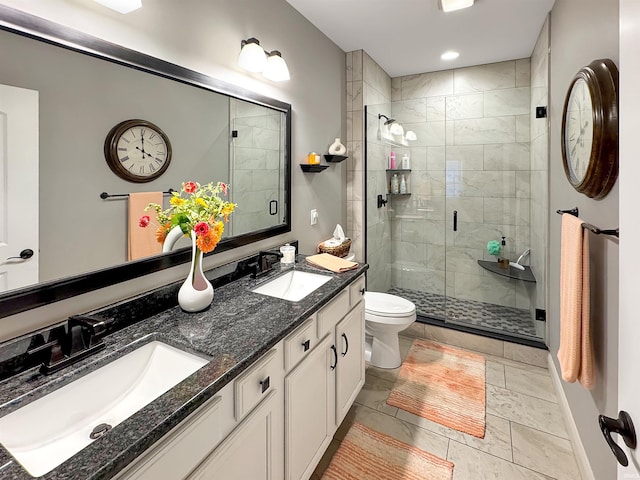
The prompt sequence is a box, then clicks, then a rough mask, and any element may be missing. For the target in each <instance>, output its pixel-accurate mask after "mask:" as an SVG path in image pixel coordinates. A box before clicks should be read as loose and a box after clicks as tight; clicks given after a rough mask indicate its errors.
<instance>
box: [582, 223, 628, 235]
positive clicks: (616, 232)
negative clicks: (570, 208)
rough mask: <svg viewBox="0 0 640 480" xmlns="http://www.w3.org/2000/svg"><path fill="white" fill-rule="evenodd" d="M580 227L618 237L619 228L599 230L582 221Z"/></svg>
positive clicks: (599, 233) (597, 233)
mask: <svg viewBox="0 0 640 480" xmlns="http://www.w3.org/2000/svg"><path fill="white" fill-rule="evenodd" d="M582 228H586V229H587V230H589V231H591V232H593V233H595V234H596V235H612V236H614V237H620V229H619V228H610V229H607V230H601V229H599V228H598V227H596V226H594V225H591V224H590V223H583V224H582Z"/></svg>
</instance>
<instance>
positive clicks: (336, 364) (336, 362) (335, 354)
mask: <svg viewBox="0 0 640 480" xmlns="http://www.w3.org/2000/svg"><path fill="white" fill-rule="evenodd" d="M331 350H333V360H334V362H335V363H334V364H333V365H331V370H335V369H336V367H337V366H338V349H337V348H336V346H335V345H331Z"/></svg>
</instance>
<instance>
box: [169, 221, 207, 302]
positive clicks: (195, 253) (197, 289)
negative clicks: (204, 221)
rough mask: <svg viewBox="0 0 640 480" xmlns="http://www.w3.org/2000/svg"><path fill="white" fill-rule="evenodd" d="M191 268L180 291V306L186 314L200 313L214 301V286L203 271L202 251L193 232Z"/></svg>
mask: <svg viewBox="0 0 640 480" xmlns="http://www.w3.org/2000/svg"><path fill="white" fill-rule="evenodd" d="M191 245H192V250H191V252H192V253H191V268H190V270H189V275H188V276H187V278H186V279H185V281H184V283H183V284H182V286H181V287H180V290H179V291H178V305H180V308H182V309H183V310H184V311H185V312H200V311H202V310H205V309H206V308H208V307H209V305H211V302H212V301H213V286H212V285H211V283H209V280H207V277H205V276H204V272H203V271H202V255H203V254H202V250H200V249H199V248H197V247H196V232H191Z"/></svg>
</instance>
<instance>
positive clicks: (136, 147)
mask: <svg viewBox="0 0 640 480" xmlns="http://www.w3.org/2000/svg"><path fill="white" fill-rule="evenodd" d="M105 157H106V160H107V163H108V165H109V167H110V168H111V170H112V171H113V172H114V173H115V174H116V175H118V176H119V177H121V178H124V179H125V180H129V181H131V182H149V181H151V180H154V179H156V178H158V177H159V176H160V175H162V174H163V173H164V171H165V170H166V169H167V168H168V167H169V163H170V161H171V144H170V142H169V139H168V138H167V136H166V135H165V134H164V132H163V131H162V130H160V128H158V127H157V126H155V125H154V124H152V123H150V122H147V121H144V120H127V121H125V122H121V123H119V124H118V125H116V126H115V127H113V129H111V131H110V132H109V134H108V135H107V138H106V140H105Z"/></svg>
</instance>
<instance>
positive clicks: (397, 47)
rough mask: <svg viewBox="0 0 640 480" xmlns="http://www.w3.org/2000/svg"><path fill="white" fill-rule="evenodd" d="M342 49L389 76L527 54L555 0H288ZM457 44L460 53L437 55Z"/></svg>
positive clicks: (507, 58)
mask: <svg viewBox="0 0 640 480" xmlns="http://www.w3.org/2000/svg"><path fill="white" fill-rule="evenodd" d="M287 2H288V3H289V4H291V6H293V7H294V8H295V9H296V10H298V11H299V12H300V13H301V14H302V15H303V16H305V17H306V18H307V19H308V20H309V21H310V22H311V23H313V24H314V25H315V26H316V27H318V29H320V30H321V31H322V32H323V33H324V34H325V35H326V36H327V37H329V38H330V39H331V40H333V41H334V42H335V43H336V44H337V45H338V46H339V47H340V48H342V49H343V50H344V51H345V52H350V51H352V50H360V49H362V50H364V51H366V52H367V53H368V54H369V55H370V56H371V57H372V58H373V59H374V60H375V61H376V62H377V63H378V64H379V65H380V66H381V67H382V68H383V69H384V70H385V71H386V72H387V73H388V74H389V75H390V76H391V77H392V78H393V77H399V76H403V75H410V74H414V73H424V72H434V71H437V70H446V69H450V68H458V67H466V66H470V65H480V64H484V63H492V62H499V61H503V60H514V59H517V58H525V57H529V56H531V52H532V51H533V47H534V45H535V43H536V39H537V38H538V34H539V33H540V29H541V28H542V25H543V23H544V20H545V17H546V15H547V13H548V12H549V11H550V10H551V7H552V6H553V3H554V2H555V0H476V4H475V5H474V6H473V7H471V8H467V9H465V10H458V11H455V12H450V13H444V12H442V11H440V10H439V9H438V7H437V0H287ZM446 50H456V51H458V52H459V53H460V57H459V58H458V59H457V60H453V61H444V60H441V59H440V55H441V54H442V53H443V52H444V51H446Z"/></svg>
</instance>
